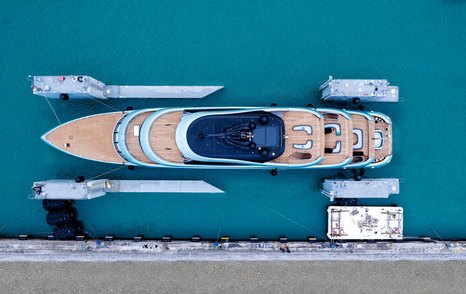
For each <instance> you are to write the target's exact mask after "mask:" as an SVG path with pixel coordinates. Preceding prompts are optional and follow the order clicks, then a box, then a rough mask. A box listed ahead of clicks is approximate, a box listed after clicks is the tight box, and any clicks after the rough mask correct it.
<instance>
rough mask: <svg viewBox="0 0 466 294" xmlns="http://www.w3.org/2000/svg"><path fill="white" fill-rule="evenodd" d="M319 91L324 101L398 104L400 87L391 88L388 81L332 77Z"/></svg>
mask: <svg viewBox="0 0 466 294" xmlns="http://www.w3.org/2000/svg"><path fill="white" fill-rule="evenodd" d="M319 90H320V91H321V92H322V98H321V99H322V101H354V102H364V103H368V102H398V87H397V86H390V83H389V82H388V81H387V80H350V79H334V78H333V77H332V76H330V77H329V79H328V80H327V81H326V82H325V83H324V84H323V85H322V86H320V88H319ZM354 99H356V100H354Z"/></svg>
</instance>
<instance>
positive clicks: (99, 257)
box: [0, 239, 466, 262]
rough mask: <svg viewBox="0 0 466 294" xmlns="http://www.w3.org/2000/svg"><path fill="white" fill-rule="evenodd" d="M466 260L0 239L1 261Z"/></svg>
mask: <svg viewBox="0 0 466 294" xmlns="http://www.w3.org/2000/svg"><path fill="white" fill-rule="evenodd" d="M253 260H254V261H293V260H295V261H304V260H308V261H323V260H341V261H349V260H360V261H361V260H364V261H395V260H424V261H426V260H434V261H441V260H466V242H459V241H445V242H440V241H436V242H428V243H425V242H419V241H416V242H414V241H413V242H406V241H405V242H402V243H395V242H377V243H371V242H367V243H366V242H346V243H329V242H315V243H308V242H286V243H280V242H273V241H268V242H249V241H239V242H218V243H216V242H210V241H202V242H190V241H172V242H162V241H152V240H151V241H144V240H143V241H141V242H134V241H132V240H117V241H110V242H106V241H103V240H88V241H48V240H15V239H4V240H0V261H56V262H63V261H253Z"/></svg>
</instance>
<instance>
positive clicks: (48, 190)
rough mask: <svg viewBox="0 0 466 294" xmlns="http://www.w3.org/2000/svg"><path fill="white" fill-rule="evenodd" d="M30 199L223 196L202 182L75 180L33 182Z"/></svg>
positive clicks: (220, 191) (214, 188)
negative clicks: (121, 194)
mask: <svg viewBox="0 0 466 294" xmlns="http://www.w3.org/2000/svg"><path fill="white" fill-rule="evenodd" d="M32 191H33V194H32V196H31V198H32V199H57V200H58V199H66V200H87V199H94V198H97V197H101V196H105V195H106V194H107V193H224V192H223V191H222V190H220V189H218V188H216V187H214V186H212V185H211V184H209V183H206V182H204V181H181V180H180V181H151V180H135V181H132V180H106V179H101V180H94V181H86V182H81V183H76V182H75V181H74V180H47V181H41V182H34V184H33V186H32Z"/></svg>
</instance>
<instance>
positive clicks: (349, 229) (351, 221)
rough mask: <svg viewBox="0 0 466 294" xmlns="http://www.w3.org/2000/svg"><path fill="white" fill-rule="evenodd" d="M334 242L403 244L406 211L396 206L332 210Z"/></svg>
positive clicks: (330, 230)
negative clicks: (387, 242)
mask: <svg viewBox="0 0 466 294" xmlns="http://www.w3.org/2000/svg"><path fill="white" fill-rule="evenodd" d="M327 212H328V227H327V228H328V229H327V230H328V232H327V236H328V238H330V239H331V240H401V239H403V208H401V207H392V206H329V208H328V209H327Z"/></svg>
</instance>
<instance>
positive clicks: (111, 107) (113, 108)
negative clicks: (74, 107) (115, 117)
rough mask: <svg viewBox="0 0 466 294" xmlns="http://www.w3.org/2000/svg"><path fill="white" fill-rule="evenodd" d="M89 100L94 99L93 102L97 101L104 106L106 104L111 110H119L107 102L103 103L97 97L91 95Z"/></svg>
mask: <svg viewBox="0 0 466 294" xmlns="http://www.w3.org/2000/svg"><path fill="white" fill-rule="evenodd" d="M91 100H93V101H95V102H97V103H100V104H102V105H104V106H107V107H108V108H110V109H112V110H115V111H120V110H119V109H117V108H115V107H113V106H110V105H108V104H107V103H103V102H102V101H99V100H98V99H95V98H92V97H91Z"/></svg>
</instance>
